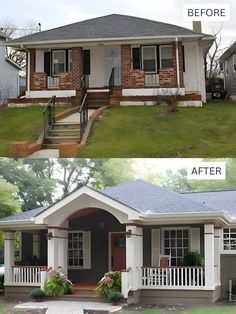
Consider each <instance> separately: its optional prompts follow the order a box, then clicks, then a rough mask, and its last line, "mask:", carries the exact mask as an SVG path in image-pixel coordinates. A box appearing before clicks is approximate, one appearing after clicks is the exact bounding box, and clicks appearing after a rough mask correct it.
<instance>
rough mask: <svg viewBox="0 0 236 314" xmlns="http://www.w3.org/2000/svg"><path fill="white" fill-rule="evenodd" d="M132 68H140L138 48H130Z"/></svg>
mask: <svg viewBox="0 0 236 314" xmlns="http://www.w3.org/2000/svg"><path fill="white" fill-rule="evenodd" d="M132 59H133V69H134V70H139V69H140V48H132Z"/></svg>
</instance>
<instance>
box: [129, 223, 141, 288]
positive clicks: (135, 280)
mask: <svg viewBox="0 0 236 314" xmlns="http://www.w3.org/2000/svg"><path fill="white" fill-rule="evenodd" d="M126 232H127V237H126V268H127V269H128V268H129V267H130V268H131V270H130V282H129V285H130V289H131V290H137V289H138V288H139V286H140V285H141V276H142V269H141V267H142V266H143V228H142V227H137V226H126ZM129 234H130V235H129Z"/></svg>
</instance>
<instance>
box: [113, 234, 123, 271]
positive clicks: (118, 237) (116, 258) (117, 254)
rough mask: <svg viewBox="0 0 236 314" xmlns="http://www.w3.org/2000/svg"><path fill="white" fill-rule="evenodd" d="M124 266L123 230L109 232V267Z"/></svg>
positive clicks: (119, 267) (118, 267)
mask: <svg viewBox="0 0 236 314" xmlns="http://www.w3.org/2000/svg"><path fill="white" fill-rule="evenodd" d="M125 268H126V236H125V233H124V232H121V233H112V234H111V269H112V270H113V271H116V270H118V271H120V270H122V269H125Z"/></svg>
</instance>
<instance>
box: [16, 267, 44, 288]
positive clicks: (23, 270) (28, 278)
mask: <svg viewBox="0 0 236 314" xmlns="http://www.w3.org/2000/svg"><path fill="white" fill-rule="evenodd" d="M47 271H48V267H47V266H12V283H13V284H14V285H19V286H20V285H27V286H30V285H32V286H36V285H38V286H40V285H41V282H42V278H44V277H45V276H44V274H45V273H47Z"/></svg>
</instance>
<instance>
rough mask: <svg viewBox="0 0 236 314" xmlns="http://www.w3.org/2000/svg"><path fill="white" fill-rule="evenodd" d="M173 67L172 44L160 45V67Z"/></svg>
mask: <svg viewBox="0 0 236 314" xmlns="http://www.w3.org/2000/svg"><path fill="white" fill-rule="evenodd" d="M172 67H173V47H172V46H170V45H165V46H160V68H162V69H163V68H172Z"/></svg>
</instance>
